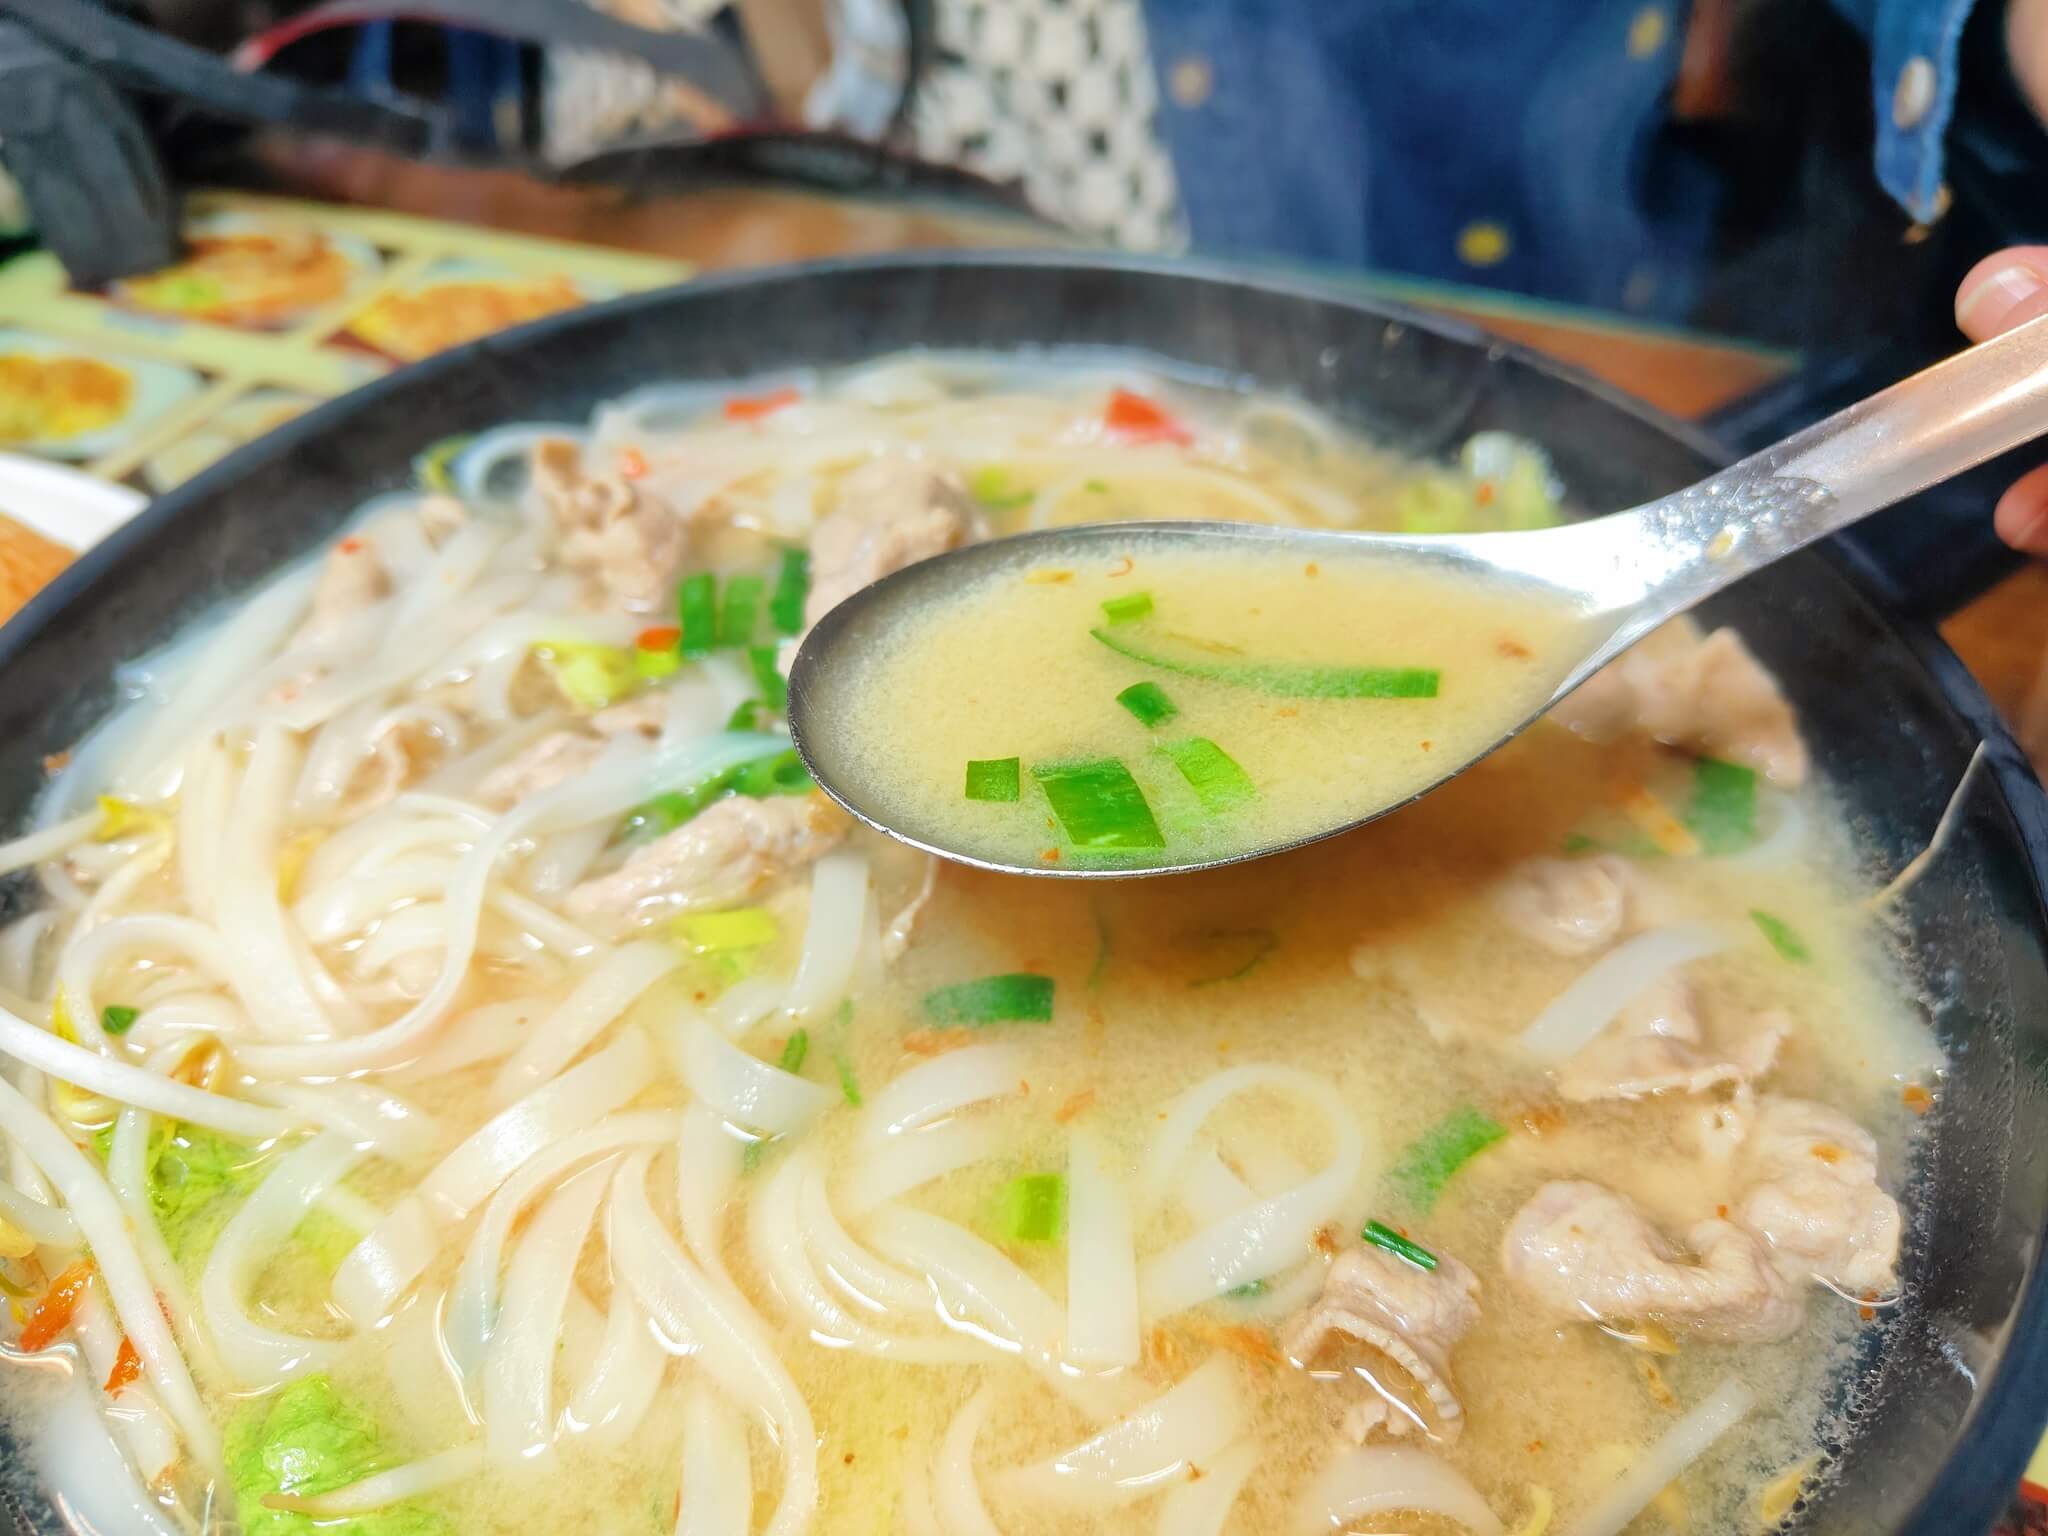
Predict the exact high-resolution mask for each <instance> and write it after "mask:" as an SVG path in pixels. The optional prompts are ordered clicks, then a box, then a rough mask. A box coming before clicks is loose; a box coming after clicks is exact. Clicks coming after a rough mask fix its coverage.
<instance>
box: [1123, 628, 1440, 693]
mask: <svg viewBox="0 0 2048 1536" xmlns="http://www.w3.org/2000/svg"><path fill="white" fill-rule="evenodd" d="M1088 633H1089V634H1091V635H1093V636H1094V637H1095V638H1096V639H1097V640H1099V641H1101V642H1102V643H1103V644H1104V645H1106V646H1108V647H1109V648H1110V649H1111V650H1112V651H1115V652H1116V653H1117V654H1118V655H1119V656H1125V657H1128V658H1129V659H1130V660H1132V661H1135V662H1139V663H1141V664H1143V665H1145V666H1148V667H1158V668H1160V669H1161V670H1162V671H1166V672H1178V673H1180V674H1181V675H1183V676H1185V677H1200V678H1206V679H1208V680H1209V681H1210V682H1216V683H1229V684H1231V685H1232V686H1234V687H1239V688H1256V689H1258V690H1259V691H1260V692H1262V693H1275V694H1279V695H1280V696H1281V697H1283V698H1289V699H1433V698H1435V697H1436V695H1437V685H1438V683H1439V681H1440V679H1441V676H1442V674H1441V673H1439V672H1437V671H1436V670H1434V669H1433V668H1430V667H1338V666H1329V667H1325V666H1316V665H1314V664H1312V663H1305V662H1231V661H1205V660H1203V659H1202V658H1200V657H1198V656H1179V655H1172V654H1169V653H1167V652H1165V651H1162V650H1160V649H1158V647H1156V646H1152V647H1147V646H1142V645H1138V644H1135V643H1133V642H1131V641H1129V640H1125V639H1124V638H1122V637H1121V636H1119V635H1113V634H1111V633H1110V632H1109V631H1108V630H1104V629H1091V630H1089V631H1088Z"/></svg>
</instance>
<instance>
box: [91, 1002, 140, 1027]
mask: <svg viewBox="0 0 2048 1536" xmlns="http://www.w3.org/2000/svg"><path fill="white" fill-rule="evenodd" d="M141 1017H142V1013H141V1011H140V1010H139V1009H135V1008H124V1007H122V1006H121V1005H120V1004H119V1003H111V1004H109V1005H108V1006H107V1007H105V1008H102V1009H101V1010H100V1028H101V1029H103V1030H105V1031H106V1032H107V1033H108V1034H110V1035H125V1034H127V1033H128V1031H129V1030H130V1029H132V1028H134V1026H135V1021H136V1020H137V1019H139V1018H141Z"/></svg>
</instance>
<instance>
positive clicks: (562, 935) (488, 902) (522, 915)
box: [484, 885, 601, 960]
mask: <svg viewBox="0 0 2048 1536" xmlns="http://www.w3.org/2000/svg"><path fill="white" fill-rule="evenodd" d="M484 905H485V906H487V907H489V908H490V909H491V910H492V911H493V912H496V913H498V914H500V915H501V916H503V917H507V918H510V919H511V920H512V921H513V922H515V923H517V924H518V925H519V928H520V930H521V932H523V933H524V934H525V935H526V936H527V937H528V938H530V939H533V940H535V941H536V942H538V943H541V944H545V945H546V946H547V947H548V948H549V949H552V950H553V951H554V952H555V953H556V954H558V955H560V956H562V958H564V959H565V960H577V959H581V958H582V957H583V956H585V955H587V954H589V953H591V952H592V951H593V950H596V949H598V948H600V947H601V943H600V941H599V939H598V937H597V935H596V934H594V933H591V932H588V931H587V930H585V929H582V928H578V927H577V926H576V925H575V924H574V923H572V922H570V921H569V920H568V919H567V918H565V917H562V916H561V915H559V914H558V913H556V912H555V911H554V910H553V909H552V908H549V907H544V906H542V905H541V904H540V903H539V902H537V901H535V900H534V899H533V898H532V897H530V896H522V895H520V894H519V892H517V891H515V890H513V889H511V888H510V887H509V886H503V885H492V886H490V887H488V888H487V889H486V890H485V891H484Z"/></svg>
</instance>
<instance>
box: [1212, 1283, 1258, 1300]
mask: <svg viewBox="0 0 2048 1536" xmlns="http://www.w3.org/2000/svg"><path fill="white" fill-rule="evenodd" d="M1267 1289H1268V1287H1267V1285H1266V1282H1265V1281H1263V1280H1247V1281H1245V1283H1244V1284H1243V1285H1233V1286H1232V1287H1231V1288H1230V1289H1229V1290H1227V1291H1225V1292H1224V1293H1223V1294H1224V1295H1226V1296H1235V1297H1236V1298H1237V1299H1238V1300H1240V1301H1249V1300H1251V1298H1252V1297H1254V1296H1263V1295H1265V1294H1266V1291H1267Z"/></svg>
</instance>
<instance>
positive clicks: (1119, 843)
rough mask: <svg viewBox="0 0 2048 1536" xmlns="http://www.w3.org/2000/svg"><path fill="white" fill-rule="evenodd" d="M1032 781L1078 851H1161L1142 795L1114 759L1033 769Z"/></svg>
mask: <svg viewBox="0 0 2048 1536" xmlns="http://www.w3.org/2000/svg"><path fill="white" fill-rule="evenodd" d="M1031 777H1032V778H1034V779H1036V780H1037V781H1038V787H1039V788H1040V789H1042V790H1044V791H1045V798H1046V800H1047V802H1048V803H1050V804H1051V806H1052V813H1053V815H1055V816H1057V817H1058V818H1059V820H1060V825H1061V826H1062V827H1064V828H1065V829H1066V833H1067V837H1068V840H1069V841H1071V842H1072V843H1073V845H1074V846H1075V847H1076V848H1104V849H1114V848H1164V847H1165V846H1166V838H1165V837H1164V836H1163V835H1162V834H1161V832H1160V830H1159V823H1158V822H1156V821H1154V820H1153V819H1152V807H1151V806H1150V805H1148V804H1146V802H1145V792H1144V791H1143V790H1142V789H1140V788H1138V781H1137V780H1136V779H1134V778H1132V777H1131V770H1130V769H1128V768H1126V767H1125V766H1124V765H1123V764H1122V762H1120V761H1119V760H1118V759H1116V758H1113V757H1104V758H1094V759H1091V760H1089V761H1086V762H1077V763H1034V764H1032V767H1031Z"/></svg>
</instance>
